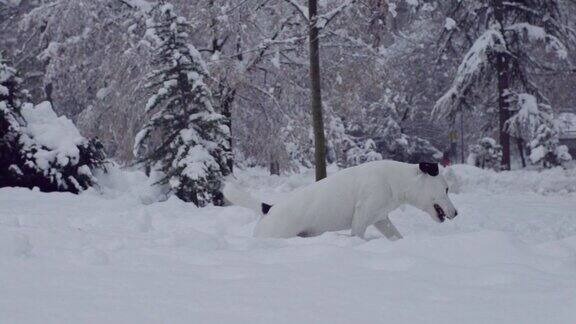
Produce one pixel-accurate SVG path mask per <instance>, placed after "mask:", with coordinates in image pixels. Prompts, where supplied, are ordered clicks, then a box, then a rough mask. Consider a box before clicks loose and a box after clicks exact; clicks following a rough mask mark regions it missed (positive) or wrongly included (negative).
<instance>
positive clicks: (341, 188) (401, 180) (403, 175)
mask: <svg viewBox="0 0 576 324" xmlns="http://www.w3.org/2000/svg"><path fill="white" fill-rule="evenodd" d="M224 196H225V197H226V199H228V200H229V201H230V202H231V203H233V204H236V205H240V206H243V207H248V208H251V209H253V210H255V211H256V212H258V213H261V214H262V217H261V218H260V220H259V222H258V224H257V225H256V229H255V231H254V236H256V237H276V238H289V237H295V236H302V237H306V236H315V235H319V234H322V233H324V232H327V231H340V230H345V229H350V228H351V229H352V235H354V236H359V237H362V238H363V237H364V233H365V232H366V228H368V226H370V225H374V226H375V227H376V228H377V229H378V230H379V231H380V232H382V234H384V236H386V237H387V238H388V239H389V240H397V239H400V238H402V235H400V233H399V232H398V230H397V229H396V227H394V225H393V224H392V223H391V222H390V220H389V218H388V214H389V213H390V212H392V211H393V210H395V209H396V208H398V207H400V206H401V205H403V204H408V205H412V206H414V207H416V208H418V209H421V210H422V211H424V212H426V213H428V214H430V216H432V218H433V219H434V220H436V221H437V222H444V220H445V219H446V217H447V218H450V219H452V218H454V217H456V215H457V214H458V212H457V211H456V208H454V205H453V204H452V202H451V201H450V198H448V185H447V183H446V180H445V179H444V177H443V176H442V175H440V174H439V169H438V164H436V163H420V164H407V163H401V162H395V161H376V162H370V163H365V164H362V165H359V166H356V167H352V168H348V169H345V170H342V171H340V172H337V173H335V174H333V175H331V176H329V177H328V178H326V179H323V180H321V181H318V182H315V183H313V184H311V185H309V186H306V187H304V188H301V189H299V190H296V191H294V192H292V193H290V194H289V196H288V198H286V199H285V200H283V201H281V202H279V203H277V204H275V205H274V206H271V205H268V204H264V203H262V204H261V203H258V202H257V201H256V200H254V199H253V198H252V197H250V195H248V194H247V193H245V192H243V191H241V190H239V189H238V188H236V187H234V186H233V185H231V184H227V185H226V187H225V188H224Z"/></svg>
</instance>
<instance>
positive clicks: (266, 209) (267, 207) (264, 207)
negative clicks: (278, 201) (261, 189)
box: [262, 203, 272, 215]
mask: <svg viewBox="0 0 576 324" xmlns="http://www.w3.org/2000/svg"><path fill="white" fill-rule="evenodd" d="M270 208H272V205H268V204H267V203H262V214H264V215H266V214H268V212H269V211H270Z"/></svg>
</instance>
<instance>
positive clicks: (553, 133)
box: [529, 123, 572, 168]
mask: <svg viewBox="0 0 576 324" xmlns="http://www.w3.org/2000/svg"><path fill="white" fill-rule="evenodd" d="M529 146H530V162H532V163H533V164H540V163H542V166H544V167H545V168H550V167H554V166H558V165H563V164H565V163H567V162H570V161H572V156H571V155H570V153H569V152H568V147H566V145H558V128H557V127H556V126H555V125H554V124H550V123H543V124H540V126H538V128H537V129H536V132H535V136H534V139H532V141H530V143H529Z"/></svg>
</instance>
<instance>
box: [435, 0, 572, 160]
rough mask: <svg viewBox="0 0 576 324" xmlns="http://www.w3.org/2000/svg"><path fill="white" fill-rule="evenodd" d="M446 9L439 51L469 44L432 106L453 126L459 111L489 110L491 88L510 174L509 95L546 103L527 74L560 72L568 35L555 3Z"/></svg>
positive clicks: (460, 3)
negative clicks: (554, 58) (552, 59)
mask: <svg viewBox="0 0 576 324" xmlns="http://www.w3.org/2000/svg"><path fill="white" fill-rule="evenodd" d="M450 8H451V12H450V13H449V16H448V18H447V23H446V26H445V29H444V31H443V33H442V38H441V39H442V45H441V51H442V52H443V53H444V54H445V55H447V54H451V52H453V51H455V48H459V47H462V46H468V45H467V42H468V41H469V40H473V42H472V44H471V46H469V50H468V52H467V53H466V54H465V55H464V59H463V61H462V63H461V64H460V67H459V68H458V72H457V74H456V77H455V78H454V81H453V83H452V86H451V88H450V89H449V90H448V91H447V92H446V93H445V94H444V96H442V97H441V98H440V99H439V100H438V101H437V103H436V105H435V112H437V113H440V114H443V115H446V116H448V117H449V118H450V119H451V120H454V118H455V116H456V115H458V114H459V113H461V112H462V109H464V108H470V107H476V106H478V104H485V105H486V106H488V107H490V106H491V105H492V104H493V103H492V102H490V101H491V100H493V99H494V98H492V97H491V96H490V94H491V93H493V92H494V91H493V90H494V89H493V87H494V86H496V88H497V94H498V96H497V98H496V100H495V101H496V106H497V107H498V116H499V118H498V119H499V128H498V132H499V137H500V144H501V146H502V148H503V159H502V164H503V167H504V168H506V169H509V168H510V145H509V144H510V143H509V142H510V141H509V136H508V134H507V132H506V127H505V124H506V122H507V121H508V119H509V118H510V109H509V108H510V107H509V103H510V101H511V98H510V95H511V94H512V93H513V92H526V93H532V94H534V95H535V96H537V98H538V99H539V100H543V101H545V100H546V97H545V95H544V94H543V93H542V92H541V90H540V87H539V86H538V85H537V84H536V83H535V82H534V80H533V79H532V74H531V72H533V71H536V70H539V71H554V70H556V71H557V70H559V69H561V64H562V62H566V59H567V56H568V51H567V49H566V44H567V43H568V42H571V41H572V40H573V32H572V31H571V29H570V28H569V27H568V24H567V23H566V21H565V20H564V17H563V16H562V11H561V2H560V1H558V0H529V1H525V0H509V1H502V0H453V4H452V6H451V7H450ZM534 45H537V46H534ZM538 45H540V46H538ZM545 51H547V52H553V53H554V54H556V56H557V57H558V58H559V59H560V60H558V62H559V63H560V64H556V65H555V64H552V63H551V62H550V59H549V57H545V56H544V55H543V52H545ZM482 101H484V102H482ZM487 110H488V109H487Z"/></svg>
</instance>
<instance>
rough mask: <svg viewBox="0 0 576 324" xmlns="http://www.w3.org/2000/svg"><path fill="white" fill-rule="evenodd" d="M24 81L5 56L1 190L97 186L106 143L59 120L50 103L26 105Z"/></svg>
mask: <svg viewBox="0 0 576 324" xmlns="http://www.w3.org/2000/svg"><path fill="white" fill-rule="evenodd" d="M21 82H22V81H21V79H20V78H19V77H18V73H17V71H16V70H15V69H14V68H12V67H10V66H9V65H8V63H7V62H6V61H5V60H4V59H2V57H1V56H0V187H6V186H10V187H28V188H33V187H38V188H39V189H40V190H42V191H69V192H73V193H80V192H81V191H83V190H85V189H87V188H88V187H91V186H94V185H95V184H96V179H95V178H94V176H93V175H92V170H94V169H103V170H105V155H104V150H103V147H102V145H101V144H100V143H99V142H98V141H97V140H90V141H89V140H87V139H85V138H84V137H82V136H81V135H80V133H79V132H78V130H77V129H76V127H75V126H74V124H73V123H72V121H70V120H69V119H67V118H62V117H61V118H58V117H57V116H56V114H55V113H54V111H53V110H52V105H51V104H50V103H49V102H43V103H41V104H39V105H37V106H34V105H32V104H31V103H29V102H27V100H28V94H27V91H26V90H23V89H22V86H21Z"/></svg>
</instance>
